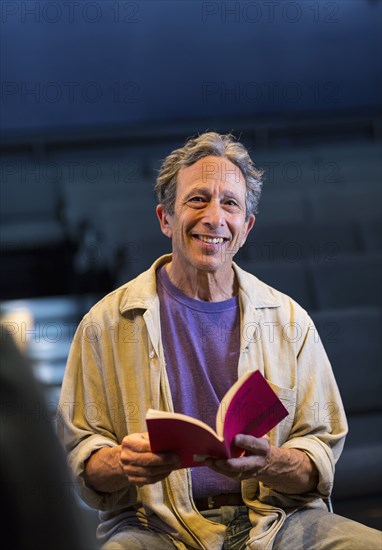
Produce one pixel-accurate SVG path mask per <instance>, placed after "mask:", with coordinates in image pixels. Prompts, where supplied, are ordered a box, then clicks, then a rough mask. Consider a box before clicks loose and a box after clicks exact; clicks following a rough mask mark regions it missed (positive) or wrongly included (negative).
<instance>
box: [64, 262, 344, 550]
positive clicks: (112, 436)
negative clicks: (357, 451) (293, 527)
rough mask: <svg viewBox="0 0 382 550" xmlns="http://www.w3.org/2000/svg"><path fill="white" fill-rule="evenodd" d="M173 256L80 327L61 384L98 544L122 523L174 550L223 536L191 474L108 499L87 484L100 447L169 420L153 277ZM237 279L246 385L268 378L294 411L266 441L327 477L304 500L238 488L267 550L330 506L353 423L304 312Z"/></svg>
mask: <svg viewBox="0 0 382 550" xmlns="http://www.w3.org/2000/svg"><path fill="white" fill-rule="evenodd" d="M170 258H171V257H170V256H163V257H161V258H159V259H158V260H157V261H156V262H155V263H154V264H153V266H152V267H151V268H150V269H149V270H148V271H146V272H144V273H142V274H141V275H140V276H138V277H137V278H136V279H134V280H132V281H131V282H129V283H127V284H126V285H123V286H122V287H120V288H119V289H117V290H115V291H114V292H112V293H111V294H109V295H108V296H106V297H105V298H103V299H102V300H101V301H100V302H99V303H98V304H96V305H95V306H94V307H93V308H92V309H91V310H90V312H89V313H88V314H87V315H86V316H85V317H84V318H83V320H82V322H81V324H80V325H79V327H78V330H77V332H76V335H75V338H74V341H73V344H72V348H71V351H70V355H69V359H68V364H67V368H66V372H65V376H64V380H63V385H62V392H61V399H60V405H59V407H60V408H59V410H60V413H61V414H60V415H59V419H58V430H59V435H60V438H61V440H62V442H63V444H64V446H65V448H66V450H67V453H68V460H69V465H70V467H71V469H72V471H73V473H74V475H75V478H76V480H77V483H78V488H79V491H80V494H81V496H82V498H83V499H84V500H85V501H86V502H87V503H88V504H89V505H90V506H92V507H94V508H96V509H99V510H101V512H100V519H101V524H100V527H99V529H98V533H99V535H100V536H101V537H102V536H109V535H110V534H111V533H112V532H113V531H114V529H116V528H118V526H119V525H120V524H121V522H126V521H129V522H131V523H133V524H134V522H135V524H136V522H140V523H143V524H148V525H153V526H155V528H157V529H159V530H161V531H163V532H167V533H169V534H170V535H172V536H173V537H174V543H175V545H176V546H177V547H178V548H185V547H186V546H190V547H192V548H199V549H200V548H203V549H208V550H215V549H216V550H217V549H220V548H221V546H222V542H223V538H224V530H225V527H224V526H222V525H220V524H215V523H212V522H210V521H208V520H206V519H204V517H203V516H202V515H201V514H199V513H198V511H197V509H196V508H195V506H194V504H193V500H192V497H191V495H192V489H191V476H190V472H189V470H184V469H183V470H177V471H175V472H173V473H172V474H171V475H170V476H169V477H168V478H166V479H165V480H164V481H162V482H158V483H156V484H154V485H147V486H145V487H142V488H137V487H136V486H129V487H127V488H126V489H123V490H119V491H116V492H114V493H111V494H100V493H97V492H95V491H93V490H92V489H90V488H89V487H86V482H85V479H84V462H85V461H86V459H87V458H88V457H89V456H90V455H91V453H93V452H94V451H95V450H96V449H99V448H101V447H103V446H110V447H112V446H114V445H117V444H118V443H120V442H121V440H122V439H123V437H124V436H125V435H127V434H130V433H134V432H145V431H147V429H146V424H145V414H146V411H147V409H148V408H150V407H151V408H162V409H164V410H172V398H171V394H170V388H169V383H168V378H167V374H166V367H165V361H164V354H163V348H162V340H161V327H160V316H159V299H158V295H157V292H156V278H155V271H156V269H157V268H158V267H159V266H160V265H162V264H163V263H165V262H167V261H169V260H170ZM234 269H235V271H236V274H237V277H238V281H239V285H240V294H239V297H240V307H241V348H240V357H239V363H238V376H240V375H241V374H243V373H244V372H246V371H248V370H253V369H256V368H258V369H259V370H260V371H261V372H262V373H263V374H264V375H265V377H266V378H267V380H268V381H269V382H270V383H271V385H272V387H273V389H274V390H275V391H276V393H277V394H278V396H279V397H280V399H281V400H282V401H283V403H284V405H285V406H286V407H287V409H288V410H289V416H288V417H287V418H286V419H284V420H283V421H282V422H281V423H280V424H279V425H278V426H277V427H276V428H274V429H273V430H272V431H271V432H270V434H269V435H270V439H271V443H272V444H273V445H276V446H282V447H289V448H296V449H302V450H303V451H305V452H306V453H307V454H308V455H309V457H310V458H311V459H312V460H313V462H314V463H315V465H316V467H317V469H318V471H319V476H320V477H319V484H318V487H317V491H316V492H315V493H312V494H304V495H284V494H281V493H277V492H275V491H272V489H270V488H269V487H267V486H265V485H264V484H262V483H261V482H258V481H257V480H256V479H251V480H245V481H243V482H242V494H243V498H244V500H245V502H246V504H247V506H248V507H249V508H250V520H251V522H252V524H253V529H252V530H251V532H250V536H251V538H250V541H249V543H248V548H252V549H256V548H261V549H268V548H271V547H272V543H273V539H274V536H275V535H276V533H277V531H278V529H279V528H280V527H281V526H282V524H283V522H284V520H285V518H286V516H287V515H288V514H290V513H293V511H295V510H296V509H297V508H299V507H301V506H305V505H309V506H323V502H322V500H321V497H325V496H328V495H329V494H330V492H331V488H332V484H333V474H334V465H335V462H336V461H337V459H338V458H339V456H340V453H341V451H342V447H343V444H344V439H345V435H346V432H347V423H346V418H345V414H344V410H343V406H342V402H341V398H340V395H339V392H338V388H337V385H336V382H335V380H334V377H333V373H332V369H331V366H330V364H329V361H328V358H327V356H326V353H325V351H324V349H323V346H322V344H321V341H320V340H319V338H318V334H317V331H316V329H315V327H314V325H313V323H312V321H311V319H310V318H309V316H308V315H307V313H306V312H305V311H304V310H303V309H302V308H301V307H300V306H299V305H298V304H296V302H294V301H293V300H292V299H291V298H289V297H288V296H285V295H284V294H282V293H280V292H278V291H276V290H274V289H273V288H271V287H269V286H268V285H266V284H264V283H262V282H261V281H259V280H258V279H257V278H256V277H254V276H253V275H250V274H249V273H246V272H245V271H243V270H242V269H240V268H239V267H238V266H237V265H235V264H234ZM222 368H224V367H222ZM223 372H224V371H222V373H223ZM132 506H134V507H135V509H133V510H131V509H130V510H127V508H129V507H132ZM180 541H181V542H180Z"/></svg>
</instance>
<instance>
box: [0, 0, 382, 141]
mask: <svg viewBox="0 0 382 550" xmlns="http://www.w3.org/2000/svg"><path fill="white" fill-rule="evenodd" d="M380 26H381V4H380V2H378V1H372V0H369V1H368V0H338V1H336V2H330V1H319V2H318V1H313V0H312V1H308V0H304V1H299V2H296V1H293V2H292V1H283V2H280V1H273V0H272V1H252V2H251V1H248V2H247V1H241V2H230V1H227V2H225V1H223V2H220V1H219V2H217V1H215V2H204V1H199V0H196V1H185V0H181V1H179V2H177V1H174V0H170V1H154V0H152V1H150V0H142V1H113V0H100V1H96V2H90V1H89V2H88V1H84V2H74V1H68V2H58V1H52V2H50V1H46V2H44V1H32V0H28V1H16V2H15V1H5V2H2V4H1V30H2V36H1V65H2V79H3V82H2V90H1V92H2V95H1V99H2V115H1V116H2V125H3V132H4V135H5V136H7V135H8V134H13V133H14V132H24V131H28V132H34V131H41V130H48V129H49V130H51V129H66V130H68V131H70V132H75V131H76V130H78V129H80V130H83V128H84V127H97V126H104V125H106V126H110V125H113V126H117V127H121V126H122V127H123V126H126V125H137V124H138V123H142V122H150V123H151V122H153V121H156V122H161V123H163V122H165V123H168V121H169V120H171V121H176V120H179V119H181V120H184V119H187V120H193V119H194V118H195V117H196V118H206V119H211V118H212V119H214V118H219V119H220V118H221V117H224V118H227V117H228V116H232V115H234V116H243V117H248V116H253V115H259V116H265V115H269V114H275V113H281V114H283V115H285V114H289V115H293V114H294V113H296V112H297V113H304V112H307V111H313V112H317V111H335V110H360V109H376V108H379V107H380V102H381V94H380V90H381V71H380V70H379V67H380V66H381V61H382V60H381V47H380V38H381V35H380V31H381V27H380Z"/></svg>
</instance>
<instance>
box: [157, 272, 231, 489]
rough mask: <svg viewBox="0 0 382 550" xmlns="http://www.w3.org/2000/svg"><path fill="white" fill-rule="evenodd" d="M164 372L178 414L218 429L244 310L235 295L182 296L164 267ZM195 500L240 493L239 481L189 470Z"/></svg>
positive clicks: (161, 279)
mask: <svg viewBox="0 0 382 550" xmlns="http://www.w3.org/2000/svg"><path fill="white" fill-rule="evenodd" d="M157 283H158V284H157V287H158V295H159V300H160V319H161V327H162V341H163V349H164V356H165V361H166V370H167V375H168V378H169V383H170V388H171V394H172V398H173V403H174V410H175V412H179V413H183V414H188V415H190V416H192V417H194V418H198V419H199V420H202V421H203V422H205V423H206V424H208V425H209V426H211V428H213V429H214V430H215V428H216V425H215V418H216V412H217V409H218V407H219V403H220V401H221V399H222V398H223V396H224V394H225V393H226V392H227V391H228V389H229V388H230V387H231V386H232V384H233V383H234V382H236V380H237V366H238V360H239V352H240V308H239V301H238V298H237V297H233V298H231V299H229V300H225V301H224V302H204V301H201V300H194V299H193V298H190V297H188V296H186V295H185V294H183V293H182V292H181V291H180V290H179V289H178V288H177V287H176V286H174V285H173V284H172V282H171V281H170V279H169V277H168V275H167V272H166V268H165V266H163V267H162V268H161V269H159V270H158V272H157ZM191 474H192V486H193V496H194V498H199V497H202V496H213V495H217V494H222V493H238V492H240V482H239V481H236V480H233V479H229V478H228V477H226V476H222V475H220V474H217V473H215V472H213V471H212V470H210V469H209V468H206V467H205V466H201V467H198V468H192V469H191Z"/></svg>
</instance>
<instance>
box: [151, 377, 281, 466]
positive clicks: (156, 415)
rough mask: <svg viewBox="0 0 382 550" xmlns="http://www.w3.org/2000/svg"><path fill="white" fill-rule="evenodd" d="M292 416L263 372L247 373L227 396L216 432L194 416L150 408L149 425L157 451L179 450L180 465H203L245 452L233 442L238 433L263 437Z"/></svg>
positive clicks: (219, 414) (154, 449)
mask: <svg viewBox="0 0 382 550" xmlns="http://www.w3.org/2000/svg"><path fill="white" fill-rule="evenodd" d="M287 415H288V411H287V409H286V408H285V407H284V405H283V404H282V403H281V401H280V399H279V398H278V397H277V395H276V394H275V392H274V391H273V389H272V388H271V387H270V385H269V384H268V382H267V381H266V379H265V378H264V376H263V375H262V374H261V373H260V371H258V370H256V371H253V372H248V373H245V374H244V375H243V376H242V377H240V378H239V380H237V382H235V384H234V385H233V386H232V387H231V388H230V389H229V390H228V392H227V393H226V394H225V396H224V397H223V399H222V401H221V403H220V405H219V408H218V411H217V414H216V431H214V430H213V429H212V428H210V427H209V426H208V425H207V424H205V423H204V422H201V421H200V420H197V419H196V418H192V417H190V416H187V415H184V414H179V413H174V412H166V411H158V410H154V409H149V410H148V411H147V414H146V424H147V429H148V432H149V438H150V445H151V450H152V452H154V453H166V452H171V453H175V454H177V455H178V456H179V457H180V468H188V467H191V466H203V459H204V458H205V457H207V456H211V457H215V458H218V457H219V458H232V457H235V456H240V455H241V454H242V451H241V450H240V449H238V448H237V447H235V446H234V445H233V443H232V441H233V439H234V437H235V435H236V434H239V433H241V434H248V435H253V436H255V437H262V436H263V435H265V434H266V433H268V432H269V431H270V430H271V429H272V428H274V426H276V425H277V424H278V423H279V422H280V421H281V420H282V419H283V418H285V417H286V416H287Z"/></svg>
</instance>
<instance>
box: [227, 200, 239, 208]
mask: <svg viewBox="0 0 382 550" xmlns="http://www.w3.org/2000/svg"><path fill="white" fill-rule="evenodd" d="M225 204H227V205H228V206H237V202H236V201H234V200H232V199H229V200H227V201H225Z"/></svg>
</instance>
